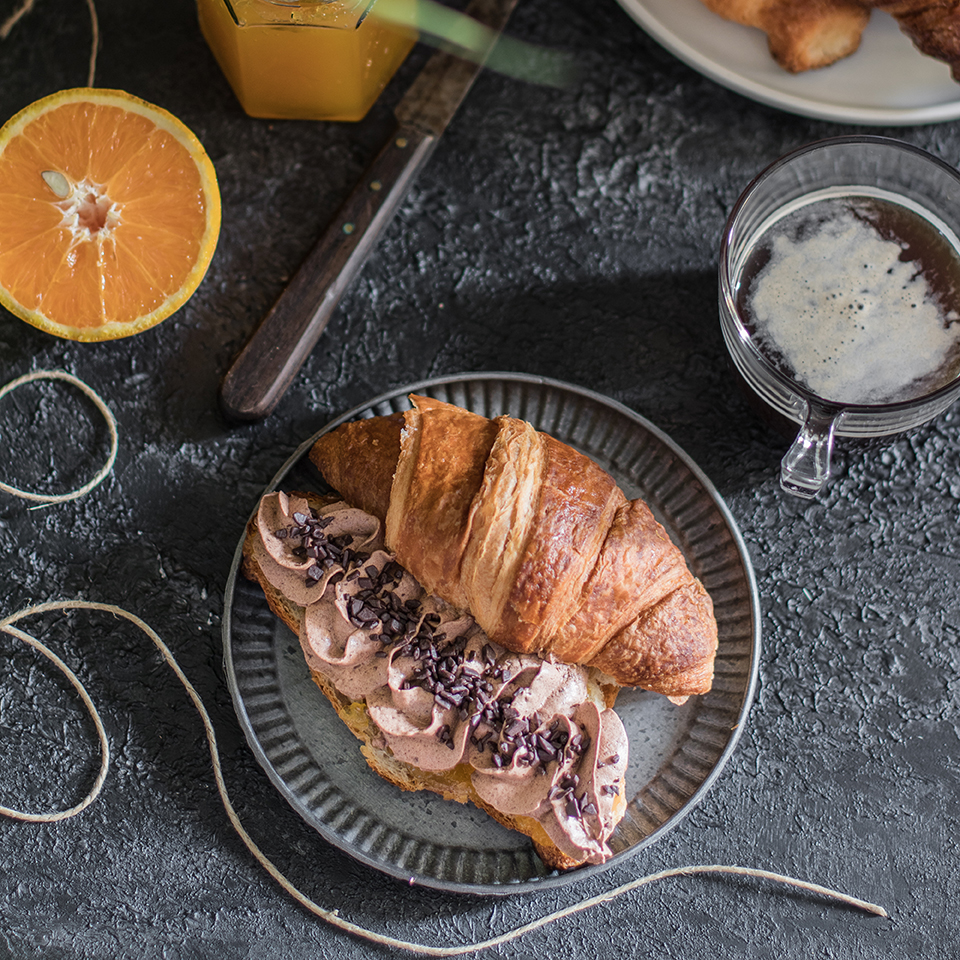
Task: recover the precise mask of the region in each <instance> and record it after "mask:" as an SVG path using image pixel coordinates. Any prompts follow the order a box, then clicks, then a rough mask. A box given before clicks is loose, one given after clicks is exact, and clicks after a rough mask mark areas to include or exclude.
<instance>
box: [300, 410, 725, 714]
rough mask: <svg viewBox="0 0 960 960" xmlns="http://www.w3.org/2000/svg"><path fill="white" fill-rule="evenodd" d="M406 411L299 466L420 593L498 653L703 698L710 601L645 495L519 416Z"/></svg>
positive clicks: (372, 423)
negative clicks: (353, 510) (367, 530)
mask: <svg viewBox="0 0 960 960" xmlns="http://www.w3.org/2000/svg"><path fill="white" fill-rule="evenodd" d="M411 401H412V403H413V407H412V408H411V409H410V410H408V411H405V412H404V413H399V414H394V415H392V416H387V417H374V418H369V419H365V420H360V421H355V422H352V423H347V424H344V425H342V426H341V427H339V428H338V429H337V430H335V431H332V432H330V433H328V434H325V435H324V436H323V437H321V438H320V439H319V440H318V441H317V443H316V445H315V446H314V448H313V450H312V451H311V453H310V457H311V460H312V461H313V462H314V464H315V465H316V466H317V467H318V468H319V470H320V471H321V473H322V474H323V476H324V479H325V480H326V481H327V482H328V483H329V484H330V486H331V487H333V488H334V490H336V491H337V493H338V494H339V495H340V496H341V497H342V498H343V500H344V501H346V502H347V503H349V504H350V505H352V506H354V507H357V508H359V509H360V510H363V511H365V512H367V513H370V514H372V515H374V516H375V517H377V518H379V519H380V520H381V521H382V522H383V525H384V534H385V542H386V546H387V548H388V549H389V550H390V551H391V552H392V554H393V555H394V556H395V557H396V560H397V562H398V563H399V564H400V565H401V566H402V567H403V568H404V569H406V570H408V571H410V573H411V574H412V575H413V576H414V577H415V578H416V579H417V580H418V581H419V583H420V584H422V586H423V588H424V589H425V590H426V591H427V592H428V593H429V594H432V595H435V596H437V597H439V598H440V599H441V600H443V601H445V602H446V603H447V604H449V605H451V606H452V607H453V608H454V609H458V610H462V611H465V612H468V613H469V614H471V615H472V617H473V618H474V619H475V621H476V623H477V624H478V625H479V627H480V628H481V629H482V630H483V631H484V633H485V634H486V635H487V636H488V637H489V638H490V639H491V640H492V641H494V642H496V643H497V644H499V645H501V646H502V647H504V648H505V649H507V650H510V651H514V652H516V653H519V654H532V655H536V656H539V657H542V658H546V659H549V660H552V661H559V662H562V663H567V664H576V665H582V666H584V667H586V668H593V669H595V670H597V671H600V672H601V673H602V674H604V675H606V676H607V677H609V678H612V679H613V680H614V681H615V682H616V683H617V684H619V685H621V686H636V687H642V688H644V689H647V690H652V691H656V692H659V693H662V694H665V695H666V696H668V697H670V698H671V699H674V700H678V701H682V700H683V699H684V698H686V697H688V696H691V695H694V694H701V693H705V692H706V691H708V690H709V689H710V687H711V683H712V678H713V666H714V657H715V654H716V648H717V626H716V621H715V619H714V616H713V606H712V603H711V600H710V597H709V595H708V594H707V592H706V590H705V589H704V587H703V585H702V584H701V583H700V582H699V581H698V580H697V579H696V578H695V577H694V575H693V574H692V573H691V571H690V570H689V569H688V567H687V564H686V562H685V560H684V557H683V554H682V553H681V552H680V550H679V549H678V548H677V546H675V545H674V543H673V542H672V541H671V539H670V537H669V536H668V535H667V533H666V531H665V530H664V528H663V527H662V526H661V525H660V524H659V523H658V522H657V521H656V519H655V518H654V516H653V514H652V513H651V511H650V509H649V508H648V507H647V505H646V504H645V503H644V502H643V501H642V500H639V499H638V500H629V499H628V498H627V497H626V495H625V494H624V493H623V492H622V491H621V490H620V489H619V487H618V486H617V484H616V482H615V481H614V480H613V478H612V477H611V476H610V475H609V474H607V473H606V472H605V471H604V470H603V469H601V468H600V467H599V466H598V465H597V464H596V463H595V462H594V461H593V460H591V459H590V458H589V457H587V456H584V455H583V454H581V453H579V452H577V451H576V450H574V449H572V448H571V447H569V446H567V445H566V444H563V443H561V442H559V441H558V440H556V439H554V438H552V437H550V436H548V435H547V434H545V433H541V432H538V431H537V430H535V429H534V428H533V427H532V426H531V425H530V424H529V423H526V422H525V421H522V420H518V419H514V418H512V417H506V416H503V417H497V418H496V419H488V418H486V417H483V416H480V415H478V414H475V413H471V412H469V411H467V410H463V409H460V408H459V407H456V406H452V405H450V404H446V403H443V402H441V401H438V400H434V399H430V398H426V397H419V396H413V397H411Z"/></svg>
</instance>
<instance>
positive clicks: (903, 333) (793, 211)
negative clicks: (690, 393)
mask: <svg viewBox="0 0 960 960" xmlns="http://www.w3.org/2000/svg"><path fill="white" fill-rule="evenodd" d="M719 281H720V290H719V299H720V322H721V327H722V330H723V336H724V340H725V342H726V345H727V349H728V350H729V353H730V356H731V358H732V360H733V364H734V366H735V368H736V370H737V372H738V373H739V374H740V376H741V377H742V378H743V380H744V381H745V383H746V385H747V386H748V387H749V388H750V390H752V391H753V393H754V394H755V395H756V396H757V397H758V398H759V399H760V400H761V401H762V402H763V404H764V405H765V407H766V410H767V412H772V413H773V414H774V415H775V418H776V419H781V420H785V421H787V422H788V423H793V424H794V425H795V426H796V428H798V433H797V437H796V440H795V441H794V442H793V445H792V446H791V447H790V449H789V450H788V451H787V454H786V455H785V456H784V458H783V460H782V462H781V473H780V484H781V486H782V487H783V489H784V490H785V491H787V492H788V493H791V494H795V495H796V496H799V497H806V498H810V497H814V496H816V495H817V493H818V492H819V491H820V490H821V489H822V488H823V486H824V484H825V483H826V482H827V480H828V478H829V476H830V458H831V453H832V450H833V445H834V440H835V438H838V437H850V438H859V439H868V438H876V437H887V436H892V435H894V434H898V433H901V432H903V431H906V430H911V429H913V428H914V427H917V426H919V425H920V424H922V423H925V422H926V421H928V420H930V419H932V418H933V417H935V416H937V415H938V414H940V413H942V412H943V411H944V410H945V409H946V408H947V407H948V406H950V404H952V403H953V402H954V401H955V400H956V399H957V398H958V396H960V174H958V173H957V171H956V170H954V169H953V168H952V167H950V166H948V165H947V164H945V163H943V162H942V161H940V160H938V159H937V158H936V157H934V156H932V155H931V154H929V153H926V152H924V151H923V150H920V149H918V148H916V147H914V146H911V145H910V144H907V143H903V142H900V141H898V140H891V139H887V138H883V137H873V136H854V137H837V138H833V139H829V140H822V141H819V142H817V143H813V144H810V145H808V146H805V147H801V148H800V149H798V150H796V151H794V152H792V153H789V154H787V155H786V156H784V157H781V158H780V159H779V160H777V161H775V162H774V163H773V164H771V165H770V166H769V167H767V169H766V170H764V171H763V172H762V173H761V174H760V175H759V176H758V177H757V178H756V179H755V180H754V181H753V182H752V183H751V184H750V185H749V186H748V187H747V188H746V190H745V191H744V192H743V194H741V196H740V198H739V200H738V201H737V203H736V205H735V206H734V208H733V211H732V213H731V214H730V218H729V219H728V221H727V225H726V228H725V231H724V234H723V239H722V241H721V247H720V277H719Z"/></svg>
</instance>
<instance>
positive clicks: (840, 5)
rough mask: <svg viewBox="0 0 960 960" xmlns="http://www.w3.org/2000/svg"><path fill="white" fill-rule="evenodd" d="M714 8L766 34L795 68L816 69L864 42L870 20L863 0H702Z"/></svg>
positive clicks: (783, 61) (787, 66) (782, 60)
mask: <svg viewBox="0 0 960 960" xmlns="http://www.w3.org/2000/svg"><path fill="white" fill-rule="evenodd" d="M703 3H704V4H705V5H706V6H707V7H708V8H709V9H711V10H712V11H713V12H714V13H716V14H719V15H720V16H721V17H723V18H724V19H726V20H732V21H733V22H734V23H739V24H742V25H743V26H746V27H757V28H758V29H760V30H763V32H764V33H766V35H767V45H768V46H769V48H770V55H771V56H772V57H773V59H774V60H776V62H777V63H778V64H779V65H780V66H781V67H783V69H784V70H788V71H790V72H791V73H801V72H803V71H805V70H815V69H817V68H819V67H826V66H829V65H830V64H831V63H835V62H836V61H837V60H840V59H841V58H843V57H848V56H850V54H852V53H853V52H854V51H856V49H857V48H858V47H859V46H860V36H861V34H862V33H863V31H864V29H865V28H866V26H867V23H868V21H869V19H870V11H869V10H868V9H867V8H866V4H865V3H863V2H861V0H703Z"/></svg>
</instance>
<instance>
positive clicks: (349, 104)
mask: <svg viewBox="0 0 960 960" xmlns="http://www.w3.org/2000/svg"><path fill="white" fill-rule="evenodd" d="M374 2H375V0H318V2H306V0H197V13H198V16H199V20H200V29H201V30H202V32H203V36H204V38H205V39H206V41H207V44H208V45H209V47H210V49H211V50H212V51H213V54H214V56H215V57H216V59H217V62H218V63H219V64H220V69H221V70H223V72H224V75H225V76H226V78H227V80H228V81H229V83H230V86H231V87H232V88H233V92H234V93H235V94H236V96H237V99H238V100H239V101H240V105H241V106H242V107H243V109H244V111H245V112H246V113H248V114H249V115H250V116H252V117H264V118H275V119H286V120H353V121H355V120H361V119H362V118H363V117H364V116H365V115H366V113H367V111H368V110H369V109H370V107H371V106H372V105H373V103H374V102H375V101H376V99H377V97H378V96H379V95H380V93H381V91H382V90H383V88H384V87H385V86H386V85H387V83H388V82H389V80H390V78H391V77H392V76H393V75H394V73H395V72H396V70H397V68H398V67H399V66H400V64H401V63H402V62H403V60H404V59H405V58H406V56H407V54H408V53H409V52H410V49H411V47H412V46H413V44H414V43H415V42H416V34H415V32H414V31H413V30H412V29H411V30H405V29H404V28H402V27H398V26H395V25H393V24H388V23H386V22H384V21H382V20H379V19H377V18H376V17H375V16H371V15H370V11H371V8H372V7H373V5H374ZM414 2H415V0H411V5H412V4H413V3H414Z"/></svg>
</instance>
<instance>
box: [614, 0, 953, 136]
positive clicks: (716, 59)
mask: <svg viewBox="0 0 960 960" xmlns="http://www.w3.org/2000/svg"><path fill="white" fill-rule="evenodd" d="M618 2H619V3H620V6H622V7H623V8H624V10H626V11H627V13H628V14H630V16H631V17H633V19H634V20H636V21H637V23H639V24H640V26H642V27H643V28H644V30H646V31H647V33H649V34H650V35H651V36H652V37H654V39H656V40H657V41H659V42H660V43H661V44H662V45H663V46H664V47H666V48H667V49H668V50H669V51H670V52H671V53H673V54H674V55H675V56H677V57H679V58H680V59H681V60H683V61H684V62H685V63H686V64H688V65H689V66H691V67H693V69H694V70H697V71H699V72H700V73H702V74H704V75H705V76H707V77H710V78H711V79H712V80H716V81H717V83H720V84H722V85H723V86H725V87H729V88H730V89H731V90H736V91H737V92H738V93H742V94H743V95H744V96H747V97H750V98H751V99H752V100H757V101H759V102H760V103H765V104H768V105H770V106H773V107H779V108H781V109H783V110H786V111H788V112H790V113H798V114H800V115H801V116H807V117H816V118H818V119H821V120H834V121H837V122H845V123H857V124H864V125H869V126H893V125H901V126H906V125H915V124H924V123H942V122H943V121H946V120H955V119H957V118H958V117H960V84H958V83H956V82H954V81H953V80H952V79H951V77H950V68H949V67H948V66H947V65H946V64H945V63H941V62H939V61H938V60H933V59H932V58H930V57H926V56H924V55H923V54H921V53H920V52H919V51H917V50H916V49H915V48H914V46H913V44H912V43H911V41H910V39H909V37H907V36H905V35H904V34H903V33H901V32H900V28H899V27H898V26H897V23H896V21H895V20H894V19H893V18H892V17H891V16H890V15H889V14H887V13H884V12H882V11H874V12H873V15H872V16H871V18H870V24H869V26H868V27H867V29H866V30H865V31H864V33H863V40H862V42H861V44H860V49H859V50H857V52H856V53H854V54H853V55H852V56H850V57H847V58H846V59H844V60H840V61H838V62H837V63H835V64H833V65H832V66H830V67H826V68H824V69H822V70H810V71H808V72H807V73H801V74H796V75H795V74H791V73H787V72H786V71H785V70H782V69H781V68H780V67H778V66H777V64H776V63H775V62H774V61H773V59H772V58H771V56H770V53H769V51H768V50H767V38H766V35H765V34H764V33H763V32H762V31H760V30H756V29H754V28H752V27H743V26H740V25H739V24H736V23H730V22H729V21H727V20H724V19H722V18H721V17H719V16H717V14H715V13H713V12H711V11H710V10H708V9H707V8H706V7H705V6H704V5H703V3H701V0H618Z"/></svg>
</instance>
